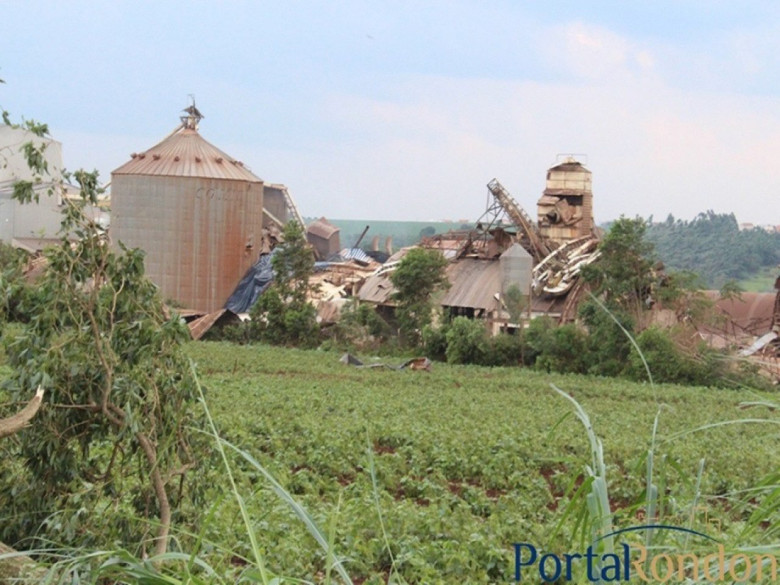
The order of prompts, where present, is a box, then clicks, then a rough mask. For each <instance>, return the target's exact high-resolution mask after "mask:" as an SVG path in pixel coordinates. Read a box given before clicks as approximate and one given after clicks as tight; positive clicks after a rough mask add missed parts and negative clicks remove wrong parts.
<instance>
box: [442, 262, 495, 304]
mask: <svg viewBox="0 0 780 585" xmlns="http://www.w3.org/2000/svg"><path fill="white" fill-rule="evenodd" d="M447 278H448V279H449V281H450V284H451V286H450V288H449V290H448V291H447V293H446V294H445V295H444V298H443V299H442V300H441V304H442V305H443V306H445V307H468V308H472V309H486V310H492V309H496V308H498V303H499V301H498V300H497V299H496V298H495V295H496V293H500V292H501V266H500V263H499V262H498V261H497V260H478V259H476V258H463V259H462V260H460V261H459V262H453V263H451V264H450V265H449V266H447Z"/></svg>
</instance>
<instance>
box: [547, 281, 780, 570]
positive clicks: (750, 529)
mask: <svg viewBox="0 0 780 585" xmlns="http://www.w3.org/2000/svg"><path fill="white" fill-rule="evenodd" d="M591 298H592V299H593V300H594V301H595V302H596V304H597V305H598V306H599V307H600V308H601V309H602V310H603V311H605V312H606V313H607V314H608V315H609V316H610V317H611V318H612V320H613V321H615V323H617V325H618V327H620V329H621V331H622V332H623V333H624V334H625V335H626V336H627V337H628V339H629V340H630V342H631V344H632V346H633V348H634V349H635V350H636V352H637V353H638V355H639V357H640V358H641V360H642V363H643V364H644V366H645V369H646V371H647V377H648V380H649V383H650V385H651V386H652V387H653V395H654V397H655V399H656V402H658V395H657V393H656V390H655V385H654V383H653V376H652V372H651V370H650V367H649V365H648V362H647V360H646V359H645V356H644V354H643V353H642V349H641V348H640V346H639V344H638V343H637V342H636V340H635V339H634V337H633V336H632V335H631V333H630V332H629V331H628V330H626V329H625V328H624V327H623V326H622V325H621V324H620V322H619V320H618V319H617V318H616V317H615V316H614V315H613V314H612V313H611V312H610V310H609V309H608V308H607V307H606V306H605V305H604V304H603V303H601V302H600V301H599V300H598V299H597V298H595V297H593V295H591ZM551 387H552V388H553V389H554V390H555V391H556V392H557V393H558V394H559V395H561V396H562V397H564V398H565V399H566V400H568V401H569V402H570V403H571V404H572V405H573V408H574V413H575V415H576V417H577V418H578V419H579V420H580V422H581V423H582V424H583V426H584V428H585V432H586V436H587V439H588V443H589V445H590V454H591V463H590V465H585V470H586V473H587V475H588V478H589V481H587V482H585V483H584V484H583V486H582V487H581V489H579V490H577V491H571V492H569V495H570V496H571V501H570V503H569V504H568V506H567V508H566V510H565V512H564V519H565V518H568V517H571V516H574V517H576V518H578V521H577V523H576V524H575V533H576V530H577V526H580V527H581V528H582V532H583V533H585V528H586V527H587V528H589V531H590V534H591V541H590V543H589V544H590V545H591V546H593V547H594V549H595V550H598V552H600V553H601V554H606V553H614V550H615V542H614V539H613V537H612V536H611V535H612V533H613V532H614V526H613V513H612V512H611V505H610V500H609V490H608V485H609V483H608V480H607V473H606V468H607V467H606V465H605V462H604V450H603V445H602V443H601V440H600V439H599V438H598V436H597V435H596V433H595V431H594V428H593V425H592V424H591V421H590V418H589V417H588V414H587V412H586V411H585V409H584V408H583V407H582V405H580V403H579V402H577V401H576V400H575V399H574V398H573V397H572V396H571V395H570V394H568V393H566V392H564V391H563V390H561V389H560V388H558V387H557V386H555V385H554V384H551ZM664 407H665V405H664V404H661V403H659V408H658V412H657V414H656V416H655V419H654V422H653V427H652V432H651V440H650V446H649V448H648V451H647V453H646V459H645V494H644V513H645V527H646V528H645V531H644V533H645V534H644V545H645V548H646V549H647V550H652V549H654V548H656V549H663V550H670V551H676V552H678V553H687V552H690V547H691V534H692V532H693V530H694V528H695V522H696V514H697V512H698V511H700V510H701V507H700V506H701V500H702V499H703V498H704V494H702V492H701V485H702V478H703V476H704V473H705V465H706V460H705V459H704V458H702V459H701V460H700V461H699V465H698V469H697V472H696V475H695V487H694V495H693V500H692V502H691V504H690V506H689V512H688V523H687V530H688V532H685V536H684V538H683V540H682V542H681V543H672V542H669V541H668V540H666V539H665V538H664V536H665V535H663V534H661V532H662V531H661V530H659V528H660V527H659V525H660V524H662V523H663V522H664V521H671V522H674V521H676V520H677V518H671V519H670V520H666V518H665V517H664V513H663V512H664V510H663V508H662V507H661V505H660V503H661V502H660V495H661V493H662V491H659V488H658V485H657V484H656V479H655V473H656V471H657V468H656V465H655V457H656V451H657V449H658V447H659V444H668V443H671V442H673V441H676V440H680V439H683V438H685V437H687V436H689V435H691V434H694V433H701V432H706V431H708V430H712V429H716V428H719V427H724V426H732V425H770V426H775V425H780V420H778V419H771V418H737V419H731V420H725V421H719V422H713V423H709V424H706V425H701V426H699V427H695V428H692V429H684V430H680V431H677V432H674V433H671V434H670V435H668V436H667V437H665V438H663V439H661V440H659V438H658V427H659V421H660V418H661V413H662V409H663V408H664ZM761 407H763V408H767V409H769V410H770V411H776V410H778V409H780V404H778V403H775V402H773V401H769V400H755V401H750V402H742V403H741V404H740V408H743V409H744V408H761ZM663 460H665V459H662V461H663ZM727 497H730V498H731V499H732V500H735V501H736V504H737V506H738V507H740V508H741V509H742V511H743V513H744V514H746V515H747V519H746V521H745V522H744V523H743V527H742V530H741V531H740V532H739V533H738V535H737V536H736V538H735V539H733V542H730V543H728V546H729V552H733V553H743V554H747V553H764V554H768V555H772V556H775V557H777V556H778V555H780V542H769V543H768V544H765V545H762V546H750V545H748V544H747V543H748V542H749V541H751V540H752V539H755V538H757V537H758V538H764V539H771V538H777V537H778V535H780V523H778V522H777V521H776V520H777V517H778V515H779V514H780V471H777V472H774V473H771V474H769V475H768V476H767V477H765V478H763V479H762V480H761V481H759V483H758V484H757V485H756V486H755V487H754V488H752V489H750V490H747V491H745V492H743V493H732V494H727ZM758 498H761V502H760V504H758V505H756V504H755V502H756V500H757V499H758ZM562 521H563V519H562ZM560 530H561V525H560V524H559V525H558V526H557V527H556V531H557V532H558V533H559V532H560ZM605 535H607V536H606V537H605ZM583 544H584V543H582V542H581V546H582V545H583ZM583 548H584V546H583ZM649 562H650V559H649V558H648V560H647V563H648V564H649ZM701 563H702V565H701V566H697V567H693V566H690V565H689V567H688V569H689V572H690V575H698V578H696V579H694V578H687V580H686V582H687V583H699V582H701V583H705V582H706V583H711V582H714V581H715V580H716V579H717V577H718V575H716V574H715V572H714V569H712V568H710V567H709V566H704V565H703V563H704V561H701ZM779 564H780V563H779ZM771 565H772V560H771V559H764V560H763V561H762V567H761V568H763V569H768V568H769V567H770V566H771ZM647 568H648V567H647V566H646V570H647ZM729 568H730V565H729V564H728V563H727V564H726V569H727V570H728V569H729ZM741 568H744V567H741ZM758 572H759V567H758V566H754V567H752V568H751V571H746V575H745V580H749V579H753V578H755V577H757V575H758Z"/></svg>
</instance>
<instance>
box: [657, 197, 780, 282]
mask: <svg viewBox="0 0 780 585" xmlns="http://www.w3.org/2000/svg"><path fill="white" fill-rule="evenodd" d="M647 239H648V241H650V242H652V243H653V244H655V247H656V249H657V251H658V254H659V256H660V257H661V258H662V259H663V261H664V263H665V264H666V265H667V266H668V267H670V268H673V269H676V270H692V271H695V272H697V273H698V274H699V275H701V277H702V278H703V279H704V281H705V282H706V284H707V286H709V287H711V288H716V289H717V288H720V287H722V286H723V285H724V284H725V283H726V282H727V281H729V280H741V279H744V278H746V277H748V276H750V275H752V274H755V273H756V272H758V271H759V270H760V269H761V268H762V267H769V266H771V267H774V266H776V265H777V263H778V262H780V234H778V233H768V232H766V231H765V230H763V229H761V228H754V229H751V230H740V229H739V225H738V224H737V219H736V217H734V214H718V213H715V212H713V211H707V212H706V213H700V214H699V215H698V216H696V217H695V218H694V219H693V220H691V221H683V220H679V219H678V220H675V219H674V217H672V216H671V215H670V216H669V217H668V218H667V219H666V221H665V222H663V223H659V224H655V225H652V226H650V227H649V229H648V230H647Z"/></svg>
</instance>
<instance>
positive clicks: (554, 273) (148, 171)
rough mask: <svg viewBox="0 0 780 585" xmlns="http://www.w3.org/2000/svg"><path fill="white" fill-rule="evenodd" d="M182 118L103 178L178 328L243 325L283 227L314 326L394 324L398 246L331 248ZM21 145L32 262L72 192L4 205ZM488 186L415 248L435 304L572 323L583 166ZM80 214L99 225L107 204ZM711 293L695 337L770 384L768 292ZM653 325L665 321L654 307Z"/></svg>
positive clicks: (587, 243) (8, 149) (330, 239)
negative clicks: (523, 190) (434, 273)
mask: <svg viewBox="0 0 780 585" xmlns="http://www.w3.org/2000/svg"><path fill="white" fill-rule="evenodd" d="M183 113H184V115H182V116H180V119H179V122H180V123H179V124H178V125H177V126H176V127H175V128H174V130H173V131H172V132H170V133H169V134H168V135H167V136H165V137H164V138H163V139H162V140H161V141H160V142H158V143H157V144H155V145H154V146H152V147H150V148H147V149H145V150H141V151H138V152H136V153H133V154H132V155H130V160H128V161H127V162H125V163H124V164H122V165H121V166H119V167H118V168H116V169H115V170H114V171H113V173H112V180H111V193H110V205H111V216H110V231H109V235H110V240H111V242H113V244H114V245H115V246H118V245H119V242H121V243H122V244H123V245H125V246H128V247H137V248H141V249H143V250H144V252H145V263H146V273H147V275H148V276H149V277H150V279H151V280H152V281H153V282H154V283H155V284H156V285H157V286H158V287H159V289H160V293H161V295H162V296H163V298H164V299H165V300H166V301H167V302H168V303H169V304H170V306H171V307H176V309H175V311H176V312H177V313H178V314H179V315H180V316H181V317H182V318H184V319H185V320H187V322H188V323H189V326H190V330H191V333H192V336H193V338H195V339H198V338H200V337H201V336H202V335H204V334H205V333H206V332H207V331H208V330H209V329H210V328H212V327H214V326H215V325H216V326H220V325H223V324H225V323H228V322H234V321H237V320H239V319H241V320H244V319H246V318H248V315H247V314H248V312H249V309H250V308H251V306H252V305H253V304H254V302H256V300H257V298H258V297H259V295H261V294H262V293H263V291H264V290H265V289H266V288H267V287H268V286H270V285H271V283H272V280H273V276H274V275H273V268H272V265H271V259H272V256H273V250H274V248H275V247H276V246H277V245H279V244H280V243H282V241H283V236H282V233H283V230H284V226H285V224H286V223H287V222H288V221H290V220H294V221H297V222H298V223H299V224H300V225H301V226H303V227H304V228H305V235H306V239H307V241H308V243H309V245H310V247H311V250H312V254H313V256H314V258H315V259H316V264H315V273H314V275H313V276H312V278H311V285H312V286H311V294H310V299H309V300H310V301H311V303H312V304H313V305H314V306H315V307H316V309H317V314H318V320H319V322H320V324H321V325H323V326H327V325H329V324H333V323H336V322H338V321H339V319H340V315H341V311H342V309H343V308H344V306H345V305H346V304H347V303H348V302H352V303H365V304H369V305H371V306H373V307H375V308H376V310H377V312H378V313H379V314H380V315H382V316H383V317H385V318H386V320H388V321H390V322H392V320H393V312H394V307H395V301H394V298H393V293H394V292H395V290H394V287H393V285H392V282H391V278H390V277H391V275H392V273H393V271H394V270H395V269H396V267H397V266H398V264H399V263H400V261H401V260H402V259H403V257H404V255H405V254H406V253H407V252H408V250H409V248H402V249H400V250H397V251H395V252H394V251H393V249H392V240H391V238H388V239H387V241H386V242H385V249H384V250H383V251H380V250H379V236H373V238H372V239H371V244H370V246H367V247H366V249H363V248H361V247H360V244H361V241H362V240H363V238H364V236H365V235H366V234H367V232H368V231H369V226H366V229H365V230H363V232H362V234H361V236H360V238H358V240H357V241H355V242H350V243H348V244H347V247H343V245H342V244H343V243H342V242H341V238H340V230H339V228H338V227H337V226H336V225H334V223H333V222H332V221H330V220H329V219H328V218H326V217H320V218H318V219H314V220H312V221H310V222H308V225H307V222H305V221H304V217H303V216H302V214H301V212H300V210H299V209H298V207H297V205H296V204H295V202H294V200H293V197H292V196H291V194H290V192H289V191H288V189H287V187H286V186H285V185H284V184H282V183H269V182H266V181H264V180H263V179H261V178H260V177H259V176H257V175H256V174H255V173H254V172H252V171H251V170H250V169H249V167H248V166H246V165H244V164H243V163H242V162H240V161H239V160H237V159H235V158H233V157H231V156H230V155H228V154H227V153H225V152H224V151H222V150H220V149H219V148H217V147H216V146H214V145H213V144H211V143H209V142H208V141H207V140H205V139H204V138H203V137H202V136H201V134H200V130H199V126H200V124H201V121H202V120H203V118H204V116H203V115H202V114H201V112H200V111H199V110H198V109H197V108H196V107H195V104H194V103H193V104H191V105H190V106H189V107H187V108H185V110H184V111H183ZM29 138H30V137H29V136H28V135H26V134H25V132H24V131H23V130H17V129H13V130H12V129H9V128H6V129H5V131H4V133H0V149H2V152H4V153H5V156H6V165H5V167H4V168H3V174H2V177H0V178H1V179H2V181H0V196H2V198H3V199H4V200H6V204H5V205H3V206H2V207H3V209H4V210H5V211H4V213H5V216H4V217H0V220H2V221H0V224H1V225H0V228H2V229H0V239H3V240H5V241H8V242H9V243H12V244H13V245H15V246H17V247H21V248H24V249H26V250H28V251H29V252H31V253H37V254H40V250H41V249H42V248H43V247H45V246H46V245H47V242H52V241H54V239H53V238H54V236H55V234H56V228H57V221H56V220H57V219H58V216H59V212H60V210H61V207H62V201H61V197H62V196H74V195H75V193H74V189H73V188H70V189H65V190H61V191H60V193H62V195H58V196H57V197H60V199H57V197H54V198H52V197H43V198H42V199H41V202H40V203H38V204H37V205H36V206H35V207H29V208H25V207H19V206H18V205H16V204H15V203H12V202H11V199H10V187H11V186H12V184H13V182H14V181H15V180H19V179H25V178H29V177H28V174H29V173H28V171H26V170H25V167H24V165H23V164H22V161H21V158H20V157H19V156H18V153H17V151H16V150H14V146H15V145H16V146H17V147H18V143H19V142H20V141H22V140H26V139H29ZM47 153H48V154H47V155H48V156H49V157H50V159H51V160H50V161H49V167H50V168H51V169H59V168H61V167H62V162H61V146H60V145H59V143H57V142H56V141H50V145H49V147H48V149H47ZM25 173H27V174H25ZM44 186H45V185H44ZM486 191H487V192H486V194H485V196H486V203H485V207H484V213H483V214H482V216H481V217H480V218H479V219H478V220H477V221H476V222H475V223H474V224H473V225H472V226H471V228H470V229H464V228H466V227H467V225H461V226H460V229H457V230H450V231H448V232H447V233H440V234H434V235H430V236H427V237H422V238H421V240H420V241H419V243H418V244H417V246H421V247H424V248H428V249H432V250H437V251H439V252H440V253H441V254H442V255H443V256H444V257H445V258H446V259H447V260H448V261H449V263H448V266H447V269H446V275H447V278H448V280H449V283H450V286H449V288H448V289H447V290H446V291H445V292H443V293H442V294H441V295H440V297H439V299H438V301H439V303H440V306H441V309H442V313H443V314H444V315H445V318H454V317H458V316H464V317H467V318H470V319H475V320H479V321H480V322H481V323H483V324H484V326H485V329H486V330H487V331H488V332H489V333H490V334H492V335H496V334H498V333H500V332H512V331H513V330H516V329H518V328H521V327H524V326H526V325H527V323H528V322H529V321H530V320H531V319H533V318H536V317H540V316H545V317H548V318H550V319H552V320H553V321H555V322H557V323H559V324H561V323H568V322H572V321H575V320H576V319H577V312H578V307H579V305H580V304H581V302H582V300H583V298H584V297H585V295H586V293H587V288H586V286H585V283H584V281H583V279H582V278H581V270H582V268H583V267H584V266H587V265H588V264H590V263H592V262H594V261H596V260H597V259H598V257H599V251H598V244H599V241H600V237H601V231H600V229H599V228H598V227H597V224H596V222H595V219H594V193H593V188H592V173H591V171H590V170H589V169H588V168H587V167H586V166H585V165H584V164H583V163H582V162H581V161H579V160H577V159H576V158H574V157H571V156H564V157H561V158H560V160H559V161H558V162H557V163H556V164H554V165H553V166H551V167H550V168H549V169H548V170H547V174H546V181H545V186H544V189H543V191H542V193H541V194H540V196H539V197H538V199H537V201H536V209H535V210H534V211H535V213H533V214H532V213H529V212H528V211H526V209H524V207H523V206H522V205H521V204H520V203H518V202H517V200H515V198H514V197H512V195H511V194H510V193H509V191H508V190H507V189H506V188H505V187H504V186H503V185H502V184H501V182H500V181H499V180H498V179H493V180H491V181H489V182H488V183H487V185H486ZM91 213H93V214H94V216H95V220H96V221H100V222H101V223H104V224H106V225H108V214H107V213H106V211H105V209H103V208H95V209H92V210H91ZM421 235H422V234H421ZM36 236H37V237H36ZM40 260H43V259H42V258H38V259H37V260H33V261H31V267H34V268H33V271H40V269H41V262H40ZM31 274H32V273H31ZM778 285H780V280H778ZM511 289H516V290H517V291H519V293H521V294H522V295H523V296H524V298H525V299H526V302H525V305H524V308H523V311H522V314H521V315H518V314H517V311H514V312H513V311H511V310H510V307H509V306H508V298H509V294H508V293H509V292H510V290H511ZM709 295H710V297H711V299H712V301H713V303H714V310H715V311H716V312H718V314H719V315H720V316H721V317H722V318H721V319H720V320H717V319H716V320H715V321H714V322H713V323H714V324H710V325H708V326H706V327H702V328H701V330H700V331H698V334H699V335H700V336H701V339H703V340H705V341H706V342H707V343H710V344H711V345H713V346H714V347H718V348H726V347H729V348H731V347H737V348H739V349H740V351H741V353H742V356H743V357H745V358H749V359H751V360H754V361H756V362H758V363H760V364H762V367H764V368H765V369H766V370H767V371H769V372H770V373H772V372H774V373H773V374H772V375H773V376H774V377H775V378H780V290H778V291H776V293H745V294H744V295H743V296H742V297H741V298H737V299H721V298H719V297H718V296H717V295H716V293H709ZM172 310H173V309H172ZM658 318H659V319H660V320H662V319H663V315H661V312H660V311H659V316H658Z"/></svg>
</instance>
